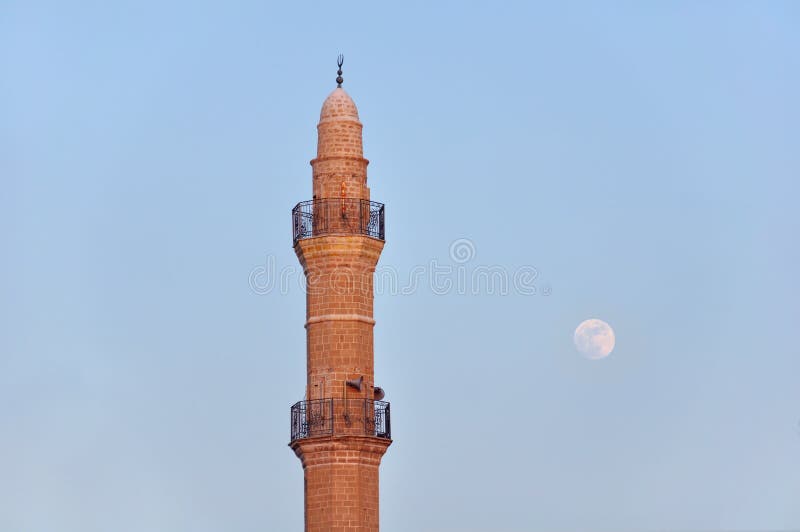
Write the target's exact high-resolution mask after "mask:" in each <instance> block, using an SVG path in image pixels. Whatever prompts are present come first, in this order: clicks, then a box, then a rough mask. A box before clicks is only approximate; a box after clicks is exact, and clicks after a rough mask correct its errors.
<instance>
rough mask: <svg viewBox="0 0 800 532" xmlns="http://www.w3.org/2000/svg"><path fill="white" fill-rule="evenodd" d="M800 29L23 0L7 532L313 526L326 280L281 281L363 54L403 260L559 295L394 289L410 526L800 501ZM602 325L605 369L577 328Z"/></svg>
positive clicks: (6, 13) (774, 521) (6, 308)
mask: <svg viewBox="0 0 800 532" xmlns="http://www.w3.org/2000/svg"><path fill="white" fill-rule="evenodd" d="M798 22H800V9H799V8H798V5H797V4H796V3H794V2H759V3H755V2H669V3H668V2H649V3H637V2H617V3H605V4H601V3H573V2H569V3H558V4H556V3H538V4H537V3H521V2H520V3H503V4H501V5H492V4H490V3H488V2H487V3H484V4H471V3H464V2H446V3H437V4H435V5H434V4H431V3H424V2H404V3H392V4H384V3H375V2H371V3H362V4H356V3H346V2H337V3H321V4H312V3H307V4H300V3H296V4H292V3H281V4H270V3H266V2H229V3H223V2H219V3H209V2H169V3H165V2H149V1H140V2H125V1H120V2H73V3H69V4H67V3H63V2H37V1H30V2H15V1H11V2H4V3H3V4H2V6H0V72H2V75H1V76H0V179H2V185H3V190H4V192H3V193H2V194H0V245H2V249H3V255H2V257H3V260H2V261H0V301H2V303H0V323H1V324H2V327H0V479H2V480H0V530H4V531H5V530H8V531H14V532H16V531H20V532H95V531H97V532H107V531H109V530H113V531H115V532H128V531H130V532H140V531H141V532H144V531H147V532H158V531H164V532H182V531H186V532H206V531H208V532H219V531H222V530H225V531H230V532H250V531H256V530H258V531H263V530H275V531H283V530H300V529H301V528H302V515H303V503H302V485H303V484H302V471H301V467H300V463H299V461H298V460H297V459H296V458H295V457H294V455H293V454H292V452H291V451H290V449H289V448H288V447H287V446H286V444H287V443H288V438H289V434H288V429H289V406H290V405H291V404H292V403H294V402H295V401H297V400H299V399H301V398H302V395H303V393H304V385H305V370H304V364H305V331H304V329H303V321H304V304H305V300H304V296H303V292H302V290H301V289H300V288H299V287H298V286H297V284H291V285H290V287H289V289H287V290H280V289H273V290H261V291H260V292H267V293H258V292H259V291H258V290H253V289H252V287H251V283H250V282H249V279H250V278H251V273H252V272H254V271H256V272H258V271H262V272H270V271H274V272H276V273H275V275H277V274H278V272H284V274H286V275H295V279H296V276H297V275H298V272H299V269H298V266H297V261H296V258H295V257H294V253H293V251H292V249H291V231H290V229H291V225H290V214H289V213H290V209H291V207H292V206H293V205H294V204H295V203H296V202H298V201H301V200H305V199H309V198H310V196H311V172H310V167H309V166H308V161H309V160H310V159H311V158H312V157H313V155H314V153H315V148H316V146H315V143H316V130H315V126H316V121H317V118H318V113H319V109H320V106H321V104H322V101H323V100H324V98H325V96H326V95H327V94H328V93H329V92H330V91H331V90H332V89H333V88H334V86H335V83H334V78H335V74H336V72H335V71H336V66H335V58H336V55H337V54H338V53H340V52H341V53H344V54H345V65H344V78H345V82H344V87H345V88H346V90H347V91H348V92H349V93H350V95H351V96H352V97H353V98H354V100H355V101H356V103H357V105H358V107H359V111H360V114H361V120H362V122H363V123H364V133H365V140H364V145H365V152H366V153H365V155H366V157H367V158H369V159H370V160H371V164H370V167H369V172H370V173H369V176H370V177H369V178H370V186H371V188H372V196H373V199H375V200H377V201H381V202H384V203H386V206H387V207H386V209H387V211H386V212H387V245H386V248H385V251H384V253H383V256H382V259H381V266H382V267H384V268H387V269H389V271H393V272H396V274H397V275H398V277H399V279H400V282H401V284H403V279H408V278H409V277H410V276H411V275H412V272H413V271H417V270H418V269H419V268H421V269H422V270H423V271H425V272H430V271H431V269H432V268H433V267H434V264H435V265H436V266H437V267H439V266H441V267H448V266H449V267H451V268H452V270H451V271H452V272H453V276H454V277H453V278H452V279H453V280H457V279H456V277H455V276H457V275H458V271H464V272H466V273H465V275H467V276H470V275H472V272H474V271H475V270H476V269H477V268H480V267H486V266H492V267H496V268H499V269H501V270H502V271H504V272H507V273H508V274H509V275H513V273H514V272H517V271H520V270H521V269H522V270H524V269H526V268H535V270H536V272H537V277H536V279H535V280H534V284H535V286H536V289H537V290H536V293H535V294H525V293H522V292H521V291H520V290H515V289H511V290H510V291H509V293H507V294H506V295H502V294H499V293H497V291H492V290H489V289H488V288H487V287H486V286H483V287H480V288H479V289H478V290H477V293H472V291H469V290H468V291H466V292H467V293H460V292H459V290H457V289H451V290H449V291H447V293H444V294H441V293H437V292H441V291H439V290H435V289H434V288H435V287H433V286H431V283H430V282H429V281H430V279H429V278H427V280H426V278H423V279H422V281H421V282H420V283H419V285H418V286H417V287H416V288H415V289H414V290H410V292H411V293H408V294H401V293H391V290H386V291H384V292H382V293H379V294H378V296H377V298H376V301H375V315H376V319H377V325H376V328H375V347H376V349H375V354H376V373H377V378H376V381H377V382H378V384H380V385H381V386H382V387H384V388H385V389H386V391H387V400H389V401H391V403H392V415H393V419H392V422H393V427H392V429H393V436H394V438H395V441H394V443H393V445H392V447H391V448H390V449H389V452H388V453H387V455H386V457H385V458H384V462H383V466H382V470H381V474H382V483H381V522H382V529H383V530H385V531H387V532H395V531H397V532H399V531H408V530H419V531H489V530H491V531H556V532H558V531H581V532H601V531H612V530H613V531H644V530H647V531H655V530H659V531H664V530H670V531H672V530H687V531H688V530H708V531H722V530H745V529H758V530H789V529H793V530H797V529H800V506H799V505H798V504H797V501H798V500H800V384H798V375H800V347H798V340H797V330H798V329H797V320H798V318H800V312H798V310H799V306H800V304H799V303H798V298H799V296H800V285H799V284H798V280H797V274H796V272H797V264H798V261H799V260H800V251H799V249H798V243H797V234H798V231H799V230H800V214H798V210H797V206H796V205H797V197H798V195H800V186H798V175H800V150H798V141H800V125H799V124H800V104H798V98H797V95H798V94H800V32H798V31H797V28H798ZM460 239H466V241H468V242H469V245H470V246H471V249H472V250H473V251H474V254H473V255H471V256H470V260H469V261H467V262H465V263H458V262H455V261H454V260H453V257H451V254H450V249H451V245H452V244H453V242H455V241H458V240H460ZM434 261H435V262H434ZM270 264H274V269H273V270H270ZM259 268H261V270H259ZM415 268H416V269H417V270H415ZM459 269H460V270H459ZM526 271H527V270H526ZM262 279H263V276H262ZM512 288H513V287H512ZM588 318H601V319H604V320H605V321H607V322H609V323H610V324H611V325H612V326H613V327H614V329H615V331H616V339H617V343H616V348H615V350H614V352H613V353H612V354H611V356H610V357H609V358H607V359H604V360H601V361H590V360H586V359H584V358H582V357H580V356H579V354H578V353H577V352H576V351H575V347H574V346H573V344H572V332H573V330H574V329H575V327H576V326H577V325H578V324H579V323H580V322H581V321H583V320H585V319H588Z"/></svg>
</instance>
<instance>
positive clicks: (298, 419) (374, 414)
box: [291, 398, 392, 441]
mask: <svg viewBox="0 0 800 532" xmlns="http://www.w3.org/2000/svg"><path fill="white" fill-rule="evenodd" d="M334 434H341V435H362V434H364V435H367V436H374V437H376V438H386V439H389V440H390V439H392V428H391V417H390V415H389V403H388V402H386V401H375V400H373V399H363V398H359V399H333V398H327V399H312V400H310V401H298V402H297V403H295V404H294V405H292V410H291V438H292V440H291V441H295V440H299V439H303V438H313V437H315V436H331V435H334Z"/></svg>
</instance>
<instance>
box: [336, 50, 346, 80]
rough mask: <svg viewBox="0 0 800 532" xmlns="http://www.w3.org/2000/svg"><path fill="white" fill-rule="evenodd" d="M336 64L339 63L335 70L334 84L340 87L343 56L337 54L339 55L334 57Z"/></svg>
mask: <svg viewBox="0 0 800 532" xmlns="http://www.w3.org/2000/svg"><path fill="white" fill-rule="evenodd" d="M336 64H337V65H339V70H337V71H336V74H337V76H336V86H337V87H341V86H342V82H343V81H344V78H343V77H342V65H343V64H344V56H343V55H342V54H339V57H337V58H336Z"/></svg>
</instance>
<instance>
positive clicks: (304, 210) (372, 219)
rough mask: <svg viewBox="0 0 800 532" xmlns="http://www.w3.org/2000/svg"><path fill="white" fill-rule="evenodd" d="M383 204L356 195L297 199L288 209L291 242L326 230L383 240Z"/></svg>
mask: <svg viewBox="0 0 800 532" xmlns="http://www.w3.org/2000/svg"><path fill="white" fill-rule="evenodd" d="M384 232H385V226H384V205H383V203H378V202H376V201H369V200H365V199H358V198H327V199H317V200H309V201H301V202H300V203H298V204H297V205H295V207H294V209H292V236H293V242H294V243H296V242H297V241H298V240H302V239H304V238H311V237H315V236H322V235H330V234H355V235H366V236H370V237H372V238H377V239H378V240H385V235H384Z"/></svg>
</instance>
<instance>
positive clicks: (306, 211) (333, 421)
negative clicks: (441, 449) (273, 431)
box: [289, 56, 392, 532]
mask: <svg viewBox="0 0 800 532" xmlns="http://www.w3.org/2000/svg"><path fill="white" fill-rule="evenodd" d="M342 62H343V58H342V56H339V61H338V65H339V71H338V77H337V78H336V82H337V85H338V86H337V88H336V89H335V90H334V91H333V92H332V93H331V94H330V95H329V96H328V97H327V99H326V100H325V103H323V104H322V111H321V112H320V117H319V125H318V126H317V133H318V139H317V157H316V158H315V159H314V160H312V161H311V167H312V168H313V172H312V173H313V182H314V183H313V190H314V192H313V194H314V195H313V199H312V200H310V201H304V202H301V203H298V204H297V206H295V208H294V209H293V210H292V228H293V236H294V251H295V253H296V254H297V258H298V259H299V260H300V264H301V265H302V266H303V271H304V273H305V276H306V287H307V292H306V323H305V327H306V340H307V348H306V355H307V384H306V393H305V400H303V401H300V402H298V403H296V404H295V405H294V406H292V409H291V420H292V424H291V443H290V444H289V445H290V447H291V448H292V449H293V450H294V452H295V454H297V456H298V458H300V461H301V462H302V464H303V474H304V478H305V530H306V531H307V532H323V531H325V532H327V531H354V530H363V531H377V530H378V467H379V465H380V462H381V457H382V456H383V454H384V453H385V452H386V449H387V448H388V447H389V445H390V444H391V443H392V440H391V431H390V424H389V421H390V419H389V403H386V402H384V401H381V399H383V395H384V394H383V390H382V389H381V388H379V387H377V386H376V385H375V381H374V355H373V336H372V332H373V327H374V325H375V320H374V319H373V317H372V300H373V273H374V272H375V266H376V264H377V263H378V258H379V257H380V254H381V250H383V244H384V208H383V204H381V203H376V202H373V201H370V197H369V187H367V164H368V163H369V161H367V160H366V159H365V158H364V154H363V150H362V144H361V128H362V125H361V122H360V121H359V119H358V110H357V109H356V105H355V104H354V103H353V100H352V99H351V98H350V96H348V95H347V93H346V92H345V91H344V89H342V81H343V80H342Z"/></svg>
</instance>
